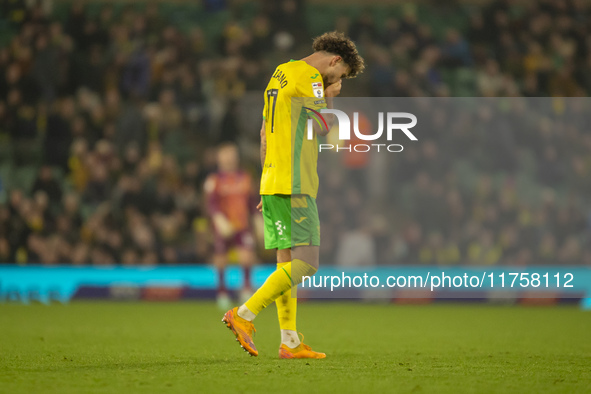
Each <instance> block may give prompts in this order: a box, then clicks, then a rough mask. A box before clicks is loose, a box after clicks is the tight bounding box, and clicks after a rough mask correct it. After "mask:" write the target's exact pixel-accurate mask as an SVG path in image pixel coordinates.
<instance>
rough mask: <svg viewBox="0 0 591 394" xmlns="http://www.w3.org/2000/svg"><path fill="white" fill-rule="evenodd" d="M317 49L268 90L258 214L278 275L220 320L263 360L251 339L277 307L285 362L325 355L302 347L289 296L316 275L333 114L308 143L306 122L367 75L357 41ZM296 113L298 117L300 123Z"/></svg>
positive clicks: (317, 43)
mask: <svg viewBox="0 0 591 394" xmlns="http://www.w3.org/2000/svg"><path fill="white" fill-rule="evenodd" d="M313 49H314V53H312V54H311V55H309V56H307V57H305V58H304V59H302V60H291V61H289V62H287V63H284V64H281V65H279V66H278V67H277V69H276V70H275V72H274V73H273V76H272V77H271V80H270V82H269V84H268V85H267V88H266V89H265V94H264V100H265V107H264V109H263V125H262V128H261V164H262V166H263V175H262V178H261V189H260V193H261V202H260V204H259V206H258V208H259V209H261V208H262V212H263V218H264V233H265V247H266V248H267V249H277V270H276V271H274V272H273V273H272V274H271V275H270V276H269V277H268V278H267V280H266V281H265V283H264V284H263V286H261V288H259V289H258V290H257V291H256V293H254V295H253V296H252V297H251V298H250V299H249V300H248V301H246V302H245V303H244V304H243V305H242V306H240V307H236V308H234V309H231V310H229V311H228V312H226V314H225V315H224V317H223V319H222V321H223V322H224V323H225V324H226V325H227V327H228V328H230V329H231V330H232V332H233V333H234V335H235V336H236V338H237V340H238V342H239V343H240V345H241V346H242V348H243V349H244V350H245V351H247V352H248V353H250V355H251V356H257V355H258V351H257V349H256V346H255V344H254V342H253V339H252V336H253V332H254V325H253V323H252V321H253V320H254V318H255V317H256V316H257V315H258V313H259V312H260V311H261V310H262V309H263V308H265V307H266V306H268V305H270V304H271V303H272V302H273V301H276V305H277V313H278V317H279V326H280V328H281V346H280V348H279V356H280V358H325V357H326V355H325V354H324V353H319V352H315V351H313V350H312V349H311V348H310V347H309V346H307V345H305V344H304V343H303V342H302V341H300V338H299V336H298V333H297V331H296V309H297V298H295V297H294V294H295V293H293V294H292V291H290V290H291V289H292V288H294V289H295V288H296V286H297V285H298V284H299V283H301V282H302V277H303V276H312V275H314V274H315V273H316V271H317V270H318V264H319V261H318V259H319V246H320V223H319V219H318V210H317V208H316V195H317V193H318V172H317V170H316V166H317V161H318V141H317V139H316V134H320V135H326V134H327V133H328V131H329V130H330V127H331V125H332V123H333V122H334V121H335V118H334V115H332V114H330V115H327V114H323V116H324V119H325V121H326V124H315V125H314V131H315V133H314V138H313V139H312V140H308V139H307V138H306V134H307V133H306V132H305V130H306V124H307V120H308V117H309V116H310V115H311V114H312V113H313V112H314V111H317V110H320V109H322V108H332V98H333V97H335V96H337V95H338V94H339V93H340V92H341V82H342V80H343V79H344V78H353V77H355V76H356V75H357V74H359V73H360V72H361V71H363V68H364V63H363V59H362V58H361V56H359V54H358V52H357V48H356V47H355V44H354V43H353V41H351V40H350V39H349V38H347V37H346V36H345V35H344V34H342V33H338V32H331V33H325V34H323V35H321V36H319V37H317V38H316V39H314V43H313ZM292 97H310V98H315V100H311V103H312V104H311V105H308V104H306V106H301V107H299V108H297V109H292V100H291V99H292ZM292 110H293V111H297V112H295V113H294V115H295V117H292ZM292 119H298V123H297V125H292ZM292 126H293V127H294V130H295V132H292ZM292 163H296V164H292ZM292 210H293V215H294V218H293V219H294V220H292Z"/></svg>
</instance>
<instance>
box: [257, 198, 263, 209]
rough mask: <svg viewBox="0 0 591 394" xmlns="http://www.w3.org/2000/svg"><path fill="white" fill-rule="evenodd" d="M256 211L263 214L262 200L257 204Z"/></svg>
mask: <svg viewBox="0 0 591 394" xmlns="http://www.w3.org/2000/svg"><path fill="white" fill-rule="evenodd" d="M257 210H258V211H259V212H263V200H261V201H260V202H259V203H258V204H257Z"/></svg>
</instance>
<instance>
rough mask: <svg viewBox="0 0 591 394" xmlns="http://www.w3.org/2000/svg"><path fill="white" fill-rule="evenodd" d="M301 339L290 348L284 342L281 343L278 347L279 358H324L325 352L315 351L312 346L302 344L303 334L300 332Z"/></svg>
mask: <svg viewBox="0 0 591 394" xmlns="http://www.w3.org/2000/svg"><path fill="white" fill-rule="evenodd" d="M300 335H301V336H302V340H301V341H300V344H299V345H298V346H296V347H295V348H293V349H292V348H290V347H288V346H287V345H285V344H283V343H282V344H281V347H280V348H279V358H318V359H319V358H326V354H324V353H320V352H315V351H314V350H312V348H311V347H310V346H308V345H306V344H304V335H303V334H301V333H300Z"/></svg>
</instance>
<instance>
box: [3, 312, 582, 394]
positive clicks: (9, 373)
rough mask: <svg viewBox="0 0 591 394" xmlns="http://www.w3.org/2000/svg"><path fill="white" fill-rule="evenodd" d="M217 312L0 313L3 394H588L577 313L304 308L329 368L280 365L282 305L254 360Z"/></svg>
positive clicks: (266, 321) (264, 319) (264, 316)
mask: <svg viewBox="0 0 591 394" xmlns="http://www.w3.org/2000/svg"><path fill="white" fill-rule="evenodd" d="M222 315H223V313H221V312H220V311H219V310H217V308H216V307H215V305H214V304H213V303H192V302H182V303H115V302H113V303H108V302H74V303H72V304H70V305H65V306H62V305H55V306H43V305H30V306H23V305H12V304H8V305H0V392H1V393H60V394H63V393H126V394H130V393H266V392H268V393H281V394H283V393H291V392H295V393H306V394H310V393H316V392H334V393H349V392H350V393H361V392H363V393H366V392H380V393H384V392H386V393H390V392H404V393H411V392H412V393H458V392H472V393H488V392H490V393H510V392H514V393H545V392H550V393H554V392H556V393H559V392H560V393H577V392H578V393H585V392H586V393H590V392H591V312H588V311H587V312H585V311H581V310H579V309H577V308H576V307H510V306H491V305H456V304H438V305H426V306H410V305H408V306H395V305H376V304H363V303H344V302H343V303H318V302H308V303H302V304H301V305H300V307H299V321H298V329H299V330H300V331H302V332H303V333H304V334H305V335H306V343H308V344H310V345H311V346H312V347H313V348H314V349H317V350H320V351H324V352H326V353H327V356H328V357H327V359H325V360H279V359H278V357H277V351H278V346H279V331H278V329H279V327H278V323H277V318H276V310H275V307H274V306H271V307H269V308H268V310H265V311H263V312H262V313H261V315H260V316H259V317H258V318H257V321H256V328H257V330H258V331H257V334H256V336H255V343H256V344H257V347H258V349H259V357H256V358H255V357H249V356H248V354H246V353H244V352H243V351H242V349H240V347H239V346H238V344H237V342H235V341H234V338H233V336H232V334H231V332H230V330H228V329H226V328H225V327H224V326H223V325H222V323H221V322H220V320H221V318H222Z"/></svg>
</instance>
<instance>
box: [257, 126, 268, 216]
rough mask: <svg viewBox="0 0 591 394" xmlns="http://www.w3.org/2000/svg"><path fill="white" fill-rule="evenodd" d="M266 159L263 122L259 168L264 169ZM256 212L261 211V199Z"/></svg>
mask: <svg viewBox="0 0 591 394" xmlns="http://www.w3.org/2000/svg"><path fill="white" fill-rule="evenodd" d="M266 157H267V133H266V131H265V120H263V124H262V126H261V167H262V168H265V159H266ZM257 210H258V211H259V212H260V211H262V210H263V200H262V199H261V200H260V201H259V203H258V204H257Z"/></svg>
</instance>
